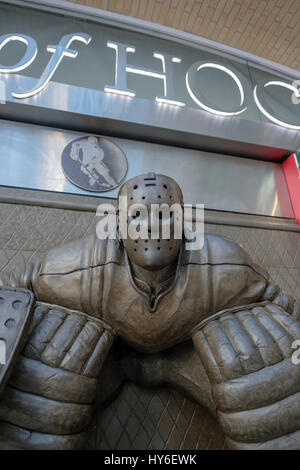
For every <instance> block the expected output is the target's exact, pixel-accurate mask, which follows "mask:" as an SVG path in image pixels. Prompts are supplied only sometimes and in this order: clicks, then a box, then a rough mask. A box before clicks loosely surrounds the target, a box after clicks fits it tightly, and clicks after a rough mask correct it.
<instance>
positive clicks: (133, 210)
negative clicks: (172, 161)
mask: <svg viewBox="0 0 300 470" xmlns="http://www.w3.org/2000/svg"><path fill="white" fill-rule="evenodd" d="M120 196H125V197H126V200H127V205H128V219H127V220H128V224H130V222H132V221H133V219H135V218H137V217H138V218H139V219H140V220H141V219H142V218H143V217H148V229H147V232H148V236H147V238H146V239H142V238H139V239H137V240H134V239H132V238H131V237H130V236H128V237H127V239H123V244H124V247H125V250H126V252H127V255H128V257H129V258H130V260H131V261H133V262H134V263H135V264H137V265H138V266H141V267H143V268H147V269H153V270H155V269H159V268H162V267H165V266H167V265H169V264H170V263H172V262H173V261H175V259H176V258H177V256H178V253H179V250H180V246H181V243H182V239H181V238H178V239H175V237H174V235H175V217H176V213H174V210H173V208H174V207H176V206H177V207H180V208H181V210H182V209H183V196H182V192H181V189H180V187H179V185H178V184H177V183H176V181H174V180H173V179H172V178H169V177H168V176H164V175H159V174H155V173H148V174H144V175H139V176H135V177H134V178H131V179H130V180H128V181H126V183H124V184H123V185H122V186H121V188H120V191H119V194H118V201H119V206H120ZM152 204H159V205H161V204H165V206H164V207H165V209H166V207H168V208H170V209H171V210H168V209H167V210H165V212H159V213H157V212H156V215H155V213H154V212H153V210H152V216H151V209H152V207H151V205H152ZM174 204H175V206H173V205H174ZM171 206H173V208H172V207H171ZM144 208H146V209H147V214H145V211H144ZM175 212H176V211H175ZM144 214H145V215H144ZM155 217H156V223H158V227H159V233H158V234H157V235H158V236H156V237H155V238H152V237H151V235H152V236H153V234H154V232H153V227H154V225H153V223H155V222H154V218H155ZM163 224H169V226H170V236H169V237H168V238H163V236H162V235H163V233H162V227H163ZM181 233H182V231H181Z"/></svg>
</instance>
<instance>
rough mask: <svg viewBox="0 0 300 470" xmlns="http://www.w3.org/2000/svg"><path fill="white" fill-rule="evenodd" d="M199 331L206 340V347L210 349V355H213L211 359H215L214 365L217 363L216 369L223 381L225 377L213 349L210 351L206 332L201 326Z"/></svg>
mask: <svg viewBox="0 0 300 470" xmlns="http://www.w3.org/2000/svg"><path fill="white" fill-rule="evenodd" d="M201 332H202V333H203V336H204V339H205V342H206V344H207V347H208V349H209V351H210V353H211V355H212V357H213V359H214V361H215V363H216V365H217V367H218V371H219V373H220V375H221V377H222V380H223V381H224V382H225V380H226V379H225V377H224V375H223V372H222V370H221V368H220V366H219V364H218V362H217V360H216V357H215V355H214V353H213V351H212V349H211V347H210V344H209V342H208V339H207V336H206V334H205V331H204V328H203V330H201Z"/></svg>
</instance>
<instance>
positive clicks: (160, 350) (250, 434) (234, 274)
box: [0, 174, 300, 449]
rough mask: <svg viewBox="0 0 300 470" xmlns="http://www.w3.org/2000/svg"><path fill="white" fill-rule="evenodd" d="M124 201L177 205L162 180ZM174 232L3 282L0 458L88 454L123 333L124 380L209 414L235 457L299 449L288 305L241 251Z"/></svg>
mask: <svg viewBox="0 0 300 470" xmlns="http://www.w3.org/2000/svg"><path fill="white" fill-rule="evenodd" d="M120 196H126V197H127V200H128V205H129V207H130V205H132V204H135V203H142V204H144V205H145V206H146V207H150V206H151V204H162V203H167V204H170V203H172V204H173V203H178V204H180V205H181V206H183V198H182V193H181V190H180V188H179V186H178V185H177V183H176V182H175V181H174V180H172V179H171V178H168V177H167V176H163V175H154V174H150V175H141V176H137V177H135V178H132V179H131V180H129V181H127V182H126V183H125V184H123V186H122V187H121V189H120V191H119V197H120ZM133 217H134V215H133ZM172 224H174V220H172V219H171V234H170V238H168V239H162V238H161V237H160V238H157V239H154V238H152V237H151V230H149V237H148V239H146V240H144V239H138V240H133V239H131V238H128V239H124V240H120V239H116V240H113V239H105V240H101V239H99V238H98V237H97V236H96V234H95V235H94V236H90V237H88V238H86V239H84V240H78V241H74V242H71V243H68V244H67V245H65V246H60V247H58V248H55V249H53V250H51V251H50V252H49V253H48V254H47V255H46V257H45V259H44V260H43V261H41V263H39V264H31V263H27V264H25V265H24V266H20V269H18V270H16V271H15V272H11V273H9V272H6V273H3V274H2V281H1V285H2V287H1V291H0V339H1V340H2V341H4V342H5V345H6V352H7V361H6V364H2V365H0V392H1V397H0V447H1V448H2V449H81V448H83V446H84V441H85V436H86V430H87V428H88V426H89V423H90V420H91V417H92V413H93V405H94V402H95V398H96V386H97V384H98V385H99V386H100V387H101V372H102V370H103V369H102V367H103V364H104V361H105V360H106V358H107V356H108V354H109V352H110V350H111V348H112V347H113V345H114V342H115V340H116V338H117V337H119V338H121V339H122V341H123V342H125V343H126V344H128V345H129V347H130V348H131V350H133V351H135V353H134V359H132V360H133V362H134V363H135V367H132V370H131V371H129V374H128V375H129V376H130V374H131V375H132V376H134V374H136V375H139V378H140V381H141V382H142V383H144V384H145V385H147V384H148V385H151V384H158V383H162V382H164V383H169V384H171V385H172V386H173V387H176V388H177V389H179V390H180V391H181V392H182V393H183V394H185V395H186V396H188V397H191V398H192V399H193V400H195V401H196V402H198V403H199V404H201V405H202V406H204V407H206V408H207V409H208V410H209V411H210V412H211V413H212V414H213V415H214V416H215V418H216V420H217V421H218V423H219V424H220V426H221V428H222V430H223V432H224V434H225V436H226V444H227V447H228V448H229V449H295V448H296V449H300V394H299V391H300V365H299V366H298V365H296V364H294V363H293V362H294V361H292V354H293V348H292V345H293V342H294V341H295V340H297V339H300V324H299V323H298V315H299V308H298V306H297V304H296V302H295V300H294V299H293V298H292V297H291V296H290V295H287V294H285V293H284V292H282V291H281V289H280V288H279V287H278V286H277V285H275V284H273V283H272V282H271V281H270V280H269V275H268V274H267V273H266V272H265V271H264V270H263V269H262V268H260V267H259V266H257V265H256V264H254V263H253V261H252V260H251V259H250V258H249V256H248V255H247V253H246V252H245V251H244V249H243V248H242V247H241V246H239V245H238V244H236V243H234V242H231V241H229V240H227V239H224V238H222V237H219V236H217V235H205V236H204V246H203V248H202V249H200V250H186V249H185V243H184V241H183V240H180V239H177V238H175V236H174V230H172V226H173V225H172ZM180 345H181V346H180ZM183 346H184V347H183ZM125 367H126V361H125ZM128 367H129V368H131V366H129V365H128ZM133 380H134V377H133Z"/></svg>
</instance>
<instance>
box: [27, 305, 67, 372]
mask: <svg viewBox="0 0 300 470" xmlns="http://www.w3.org/2000/svg"><path fill="white" fill-rule="evenodd" d="M49 312H50V309H49V310H48V311H47V312H46V314H45V315H47V314H48V315H49ZM64 315H65V313H64ZM58 317H59V316H58ZM65 318H66V315H65V317H64V318H63V320H62V322H61V323H60V324H59V325H58V326H57V328H55V330H54V332H53V334H52V336H51V338H49V339H48V340H47V341H45V345H44V347H43V349H42V350H40V351H39V352H38V356H37V357H38V358H39V359H40V360H41V357H42V355H43V353H44V351H45V349H46V348H47V346H48V344H49V343H50V341H51V340H52V338H53V336H54V335H55V334H56V332H57V331H58V329H59V328H60V327H61V325H62V324H63V323H64V321H65ZM41 323H42V322H40V323H39V325H41ZM34 330H35V329H34ZM32 336H33V334H32ZM28 346H31V347H33V348H34V350H36V348H35V347H34V345H33V343H31V342H30V340H29V341H28V342H27V344H26V345H25V349H24V352H25V351H26V349H27V347H28ZM24 356H25V357H30V356H26V354H24ZM45 364H46V363H45Z"/></svg>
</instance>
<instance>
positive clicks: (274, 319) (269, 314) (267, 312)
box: [254, 309, 298, 359]
mask: <svg viewBox="0 0 300 470" xmlns="http://www.w3.org/2000/svg"><path fill="white" fill-rule="evenodd" d="M264 312H265V313H266V315H267V316H268V317H269V318H270V319H271V320H272V321H273V322H274V323H275V324H276V326H278V327H279V329H280V330H281V331H282V332H283V333H285V334H286V333H288V335H289V336H290V337H291V339H292V341H293V340H294V339H298V338H295V337H293V335H292V334H291V333H290V332H289V331H287V332H286V331H285V330H284V328H283V326H282V325H281V324H280V323H279V321H278V320H276V318H274V317H272V315H271V312H269V311H268V310H267V309H266V310H264ZM254 315H257V314H254ZM258 320H259V319H258ZM260 323H261V322H260ZM268 331H269V330H268ZM269 334H270V335H271V336H272V338H273V339H274V341H276V344H277V340H276V338H274V336H273V335H272V333H271V332H269ZM278 348H279V349H280V351H281V348H280V347H279V346H278ZM281 354H282V355H283V359H290V356H288V357H285V353H284V352H283V351H281Z"/></svg>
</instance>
